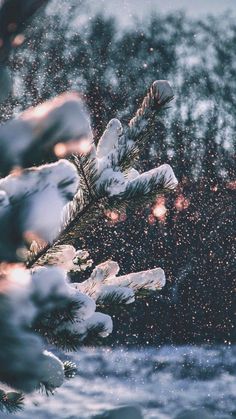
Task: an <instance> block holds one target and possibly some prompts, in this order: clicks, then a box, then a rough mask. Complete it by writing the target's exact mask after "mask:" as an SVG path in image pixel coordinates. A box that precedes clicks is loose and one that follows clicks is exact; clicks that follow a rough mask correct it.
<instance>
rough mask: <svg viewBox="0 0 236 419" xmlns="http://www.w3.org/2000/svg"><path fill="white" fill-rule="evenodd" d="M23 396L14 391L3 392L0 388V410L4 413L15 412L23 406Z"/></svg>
mask: <svg viewBox="0 0 236 419" xmlns="http://www.w3.org/2000/svg"><path fill="white" fill-rule="evenodd" d="M23 401H24V397H23V395H22V394H21V393H16V392H14V391H11V392H10V391H8V392H5V391H4V390H0V411H1V412H6V413H9V414H10V413H11V414H12V413H17V412H19V411H20V410H22V408H23Z"/></svg>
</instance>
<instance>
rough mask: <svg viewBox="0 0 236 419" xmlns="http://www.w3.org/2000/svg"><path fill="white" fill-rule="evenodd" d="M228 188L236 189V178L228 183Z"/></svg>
mask: <svg viewBox="0 0 236 419" xmlns="http://www.w3.org/2000/svg"><path fill="white" fill-rule="evenodd" d="M226 188H228V189H231V190H232V191H234V190H235V189H236V180H231V181H230V182H228V183H227V184H226Z"/></svg>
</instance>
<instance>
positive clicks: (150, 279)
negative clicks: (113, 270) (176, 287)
mask: <svg viewBox="0 0 236 419" xmlns="http://www.w3.org/2000/svg"><path fill="white" fill-rule="evenodd" d="M106 283H108V284H110V285H115V286H121V287H130V288H131V289H133V290H134V291H139V290H142V289H147V290H152V291H156V290H161V289H162V288H163V287H164V285H165V283H166V278H165V273H164V271H163V269H161V268H155V269H149V270H147V271H142V272H134V273H130V274H128V275H123V276H118V277H111V278H107V280H106Z"/></svg>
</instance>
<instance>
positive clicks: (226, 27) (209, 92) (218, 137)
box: [1, 0, 236, 418]
mask: <svg viewBox="0 0 236 419" xmlns="http://www.w3.org/2000/svg"><path fill="white" fill-rule="evenodd" d="M235 13H236V3H235V1H234V0H225V1H224V2H222V1H221V0H208V1H207V0H205V1H203V0H199V1H198V2H196V1H195V2H194V1H187V0H178V1H177V0H175V1H171V0H165V1H161V0H146V1H145V4H144V2H143V1H140V0H126V1H124V0H120V1H118V0H113V1H109V2H108V1H107V0H100V1H99V2H95V1H91V0H90V1H89V0H88V1H87V2H86V1H78V0H71V1H60V3H58V1H53V0H52V1H51V2H50V4H49V6H48V7H47V8H46V10H45V11H44V12H43V13H42V14H41V15H40V16H38V17H36V19H35V20H34V22H33V24H32V25H31V27H30V28H29V29H28V30H27V32H26V33H25V38H24V39H19V45H21V48H19V49H15V50H14V53H13V54H12V57H11V62H10V67H11V69H12V74H13V82H14V89H13V94H12V97H11V98H10V100H9V101H8V103H7V106H6V104H5V105H4V107H2V109H1V118H2V121H4V120H7V119H8V118H10V117H11V116H14V115H16V114H17V113H18V112H19V111H20V110H22V109H25V108H27V107H28V106H31V105H35V104H37V103H39V102H41V101H44V100H46V99H48V98H51V97H52V96H55V95H56V94H59V93H61V92H64V91H66V90H70V89H72V90H76V91H79V92H82V93H83V95H84V96H85V98H86V100H87V104H88V106H89V109H90V112H91V118H92V122H93V128H94V135H95V139H96V140H97V139H98V138H99V136H100V135H101V133H102V132H103V130H104V128H105V126H106V124H107V122H108V121H109V120H110V119H111V118H113V117H117V118H119V119H120V120H121V121H122V123H123V124H124V125H125V124H127V123H128V121H129V120H130V118H131V117H132V116H133V115H134V113H135V112H136V110H137V109H138V107H139V105H140V104H141V102H142V98H143V97H144V95H145V94H146V91H147V89H148V87H149V86H150V85H151V83H152V82H153V81H154V80H156V79H168V80H169V81H170V83H171V85H172V87H173V89H174V92H175V101H174V103H173V105H172V107H171V109H169V110H168V111H167V112H166V113H165V115H163V118H162V119H161V120H160V121H159V124H158V125H157V127H156V132H155V135H154V136H153V138H151V139H150V141H149V143H148V146H147V148H146V149H145V152H143V154H142V155H141V156H140V159H139V162H138V165H137V167H136V169H138V170H139V171H144V170H149V169H151V168H153V167H156V166H157V165H159V164H162V163H169V164H171V165H172V167H173V168H174V171H175V173H176V175H177V177H178V179H179V187H178V189H177V191H176V192H174V193H173V194H172V195H171V196H169V197H164V196H163V197H162V196H161V197H157V199H156V201H155V202H154V203H153V205H151V206H148V207H146V208H143V209H142V210H139V211H136V212H126V213H125V212H124V213H122V214H120V213H116V212H114V213H112V214H111V215H110V217H109V218H106V217H104V219H103V220H101V221H100V222H98V223H96V224H93V225H91V227H90V228H89V231H88V234H87V236H86V237H84V238H81V240H79V241H78V247H81V246H83V247H85V248H87V249H88V250H89V251H90V253H91V256H92V258H93V259H94V261H95V263H100V262H103V261H105V260H107V259H108V258H112V259H113V260H116V261H117V262H118V263H119V265H120V266H121V273H122V274H123V273H128V272H130V271H140V270H146V269H148V268H154V267H157V266H161V267H162V268H163V269H164V270H165V272H166V276H167V285H166V287H165V288H164V290H163V291H162V292H161V293H160V294H158V295H157V294H156V293H154V294H153V295H149V296H148V297H147V298H145V301H144V300H142V299H140V300H138V301H137V302H136V303H135V304H134V305H132V306H131V307H129V308H128V309H127V308H126V309H124V310H123V312H122V314H120V313H119V315H118V314H117V316H115V317H114V324H115V330H114V333H113V335H112V337H111V338H108V339H107V341H106V342H107V345H108V346H109V347H116V346H117V345H127V344H128V345H130V347H131V348H135V349H134V350H135V351H136V350H137V348H143V352H142V350H141V352H140V353H141V354H142V355H139V356H141V357H142V356H144V355H143V354H146V353H149V355H148V356H149V361H150V362H152V364H150V365H153V362H154V361H153V359H154V358H153V356H154V355H152V353H153V352H152V351H153V348H159V347H160V346H161V350H162V351H163V347H162V345H169V346H164V347H165V348H168V349H166V351H167V352H166V354H167V353H168V351H171V350H172V351H174V349H173V348H177V346H176V345H193V344H194V345H211V346H212V345H217V346H212V347H213V348H215V351H216V352H217V351H218V352H217V354H218V355H217V356H218V358H217V356H216V358H214V359H215V360H216V359H218V360H219V359H221V364H220V365H221V367H220V370H219V371H218V370H217V368H216V364H217V361H214V362H216V364H214V362H213V366H211V367H212V368H213V370H215V371H216V375H217V374H218V373H219V374H218V375H217V380H219V382H218V381H217V383H218V384H215V385H216V388H214V391H213V390H212V393H210V394H213V393H214V397H215V401H214V402H212V403H211V404H209V403H208V404H207V402H206V403H205V402H203V399H202V398H204V397H205V396H204V394H205V391H204V392H203V393H204V394H203V393H202V395H201V396H199V397H200V399H199V400H198V401H197V399H196V401H193V400H192V401H191V400H190V402H189V403H188V406H190V407H191V406H195V407H196V406H197V407H199V406H200V407H202V406H205V407H207V408H208V409H210V410H211V411H212V412H213V413H214V415H215V416H214V417H219V418H223V417H226V418H227V417H232V416H233V415H235V410H233V407H232V404H231V402H232V400H231V398H232V395H231V394H230V395H229V394H223V395H222V394H221V393H218V392H219V391H220V390H219V385H220V384H219V383H220V382H221V383H222V380H223V378H222V374H224V376H227V377H228V378H229V377H231V376H232V375H233V374H235V369H234V368H233V369H232V370H231V369H229V370H227V371H226V370H224V362H222V359H223V358H224V356H226V355H227V354H228V353H229V352H227V351H231V352H230V353H231V354H232V359H231V358H230V359H231V360H232V362H231V361H229V365H231V366H232V363H233V365H234V366H235V351H234V355H233V346H232V344H233V343H235V337H236V336H235V331H234V330H233V326H234V308H235V307H234V301H235V285H236V284H235V253H234V250H235V249H234V236H235V232H234V225H235V222H234V219H235V189H236V179H235V129H236V120H235V101H236V83H235V80H236V23H235ZM45 15H46V16H45ZM45 19H46V20H45ZM45 22H46V24H45ZM101 243H102V246H101ZM86 276H87V275H85V277H86ZM73 279H75V280H76V281H77V280H78V278H72V280H73ZM118 323H119V328H118V327H117V328H116V325H118ZM121 325H122V326H121ZM118 329H119V331H118ZM170 345H171V346H170ZM173 345H174V346H173ZM222 345H223V346H222ZM149 347H151V348H152V349H150V351H151V352H147V351H148V348H149ZM171 348H172V349H171ZM178 348H179V346H178ZM185 348H190V346H185ZM204 348H206V349H204ZM117 350H120V349H117ZM158 350H159V349H158ZM178 350H180V349H178ZM204 350H206V351H209V350H210V349H209V347H208V346H207V347H205V346H201V347H199V353H198V352H196V351H195V352H194V357H195V358H196V359H197V361H196V363H194V362H195V361H194V360H192V361H191V360H190V361H189V360H187V361H186V359H185V358H181V357H182V356H183V354H185V352H188V350H187V349H184V352H183V353H182V352H181V353H180V358H179V362H180V365H182V366H183V371H185V372H183V371H182V370H181V368H180V370H181V373H180V375H181V374H182V375H181V377H182V378H181V377H180V376H179V377H178V379H179V380H180V379H182V380H184V379H186V380H187V382H188V380H190V382H192V381H191V380H194V382H199V385H202V384H201V380H203V381H204V380H206V381H207V380H213V381H214V380H216V376H214V374H213V376H211V374H210V375H209V374H208V372H207V371H208V370H207V368H208V367H209V364H208V365H207V363H202V361H199V359H201V360H202V359H205V360H206V359H208V358H211V357H209V354H210V352H206V353H204V354H203V352H202V351H204ZM114 351H116V349H115V350H114ZM222 351H223V352H222ZM114 353H116V352H114ZM131 353H132V352H131ZM154 354H156V352H155V351H154ZM198 354H200V355H199V356H200V358H199V357H198ZM222 354H226V355H222ZM172 355H173V353H172ZM172 355H171V356H172ZM97 356H98V365H99V367H98V368H97V369H98V371H100V372H101V370H102V368H103V367H102V365H103V366H104V365H105V364H104V362H105V359H106V352H104V353H103V352H102V351H100V352H99V354H97ZM114 356H115V355H114ZM127 356H131V355H130V353H129V355H127ZM155 356H156V355H155ZM165 356H167V355H165ZM99 357H100V358H99ZM222 357H223V358H222ZM167 358H168V357H167ZM167 358H166V359H167ZM190 358H191V357H190ZM195 358H194V359H195ZM127 359H128V358H127ZM129 359H130V358H129ZM132 360H133V358H132ZM99 362H101V364H99ZM106 362H107V361H106ZM127 362H128V361H127ZM129 362H131V360H130V361H129ZM129 362H128V365H129V367H130V365H131V364H129ZM132 362H133V361H132ZM163 362H164V361H163ZM166 362H167V361H166ZM186 362H187V364H186ZM188 362H190V364H189V365H190V367H188ZM225 362H226V361H225ZM195 364H196V365H197V367H196V370H197V371H199V373H197V374H196V373H193V371H192V370H191V365H192V366H194V365H195ZM226 364H227V363H226ZM226 364H225V365H226ZM155 365H156V364H155ZM166 365H167V364H165V366H166ZM217 365H218V364H217ZM227 365H228V364H227ZM158 366H159V364H158V362H157V367H156V368H157V370H156V373H157V372H158ZM129 367H127V370H129ZM172 367H173V370H172V369H170V370H171V371H172V373H173V371H174V362H173V365H172ZM172 367H171V368H172ZM185 367H186V368H187V370H186V368H185ZM104 368H105V367H104ZM152 368H154V367H153V366H152ZM163 368H165V367H163ZM188 368H189V369H188ZM198 368H199V369H198ZM225 368H226V367H225ZM230 368H231V367H230ZM97 369H96V368H95V370H94V371H93V377H95V376H96V374H97V372H96V371H97ZM226 369H227V368H226ZM105 370H106V368H105ZM170 370H168V371H170ZM180 370H179V371H180ZM186 371H187V372H186ZM194 371H195V370H194ZM204 371H205V376H204ZM104 374H105V373H104ZM125 374H127V371H126V372H125ZM142 374H144V372H142V371H141V370H140V380H141V381H142V380H144V382H145V379H147V381H150V380H151V378H150V376H147V377H146V378H145V379H144V378H142V377H143V375H142ZM183 374H186V376H185V377H183ZM194 374H195V375H194ZM227 374H228V375H227ZM204 377H205V378H204ZM172 378H173V377H172ZM175 378H176V377H174V378H173V379H175ZM228 378H227V379H228ZM86 379H87V378H86ZM136 379H137V381H138V380H139V375H138V372H137V376H136ZM176 379H177V378H176ZM131 381H132V380H131ZM141 381H140V382H141ZM187 382H186V381H183V383H184V384H183V388H184V386H186V385H187V384H186V383H187ZM207 382H208V381H207ZM214 383H216V381H214ZM139 384H140V383H139ZM139 384H137V385H139ZM159 384H160V383H159ZM81 385H82V382H81ZM106 385H107V386H108V387H109V386H110V381H109V380H108V381H107V384H106ZM132 385H133V384H132ZM156 385H157V384H156ZM157 388H158V386H157ZM177 388H179V387H178V386H177V387H176V388H174V389H172V393H174V394H176V398H177V399H178V397H177V394H178V392H177ZM195 390H196V389H195ZM225 391H226V390H225ZM227 391H231V390H229V387H228V390H227ZM123 394H124V393H123ZM199 394H200V393H199ZM120 397H121V396H120ZM201 397H202V398H201ZM219 397H220V400H221V401H222V400H223V401H222V402H221V404H220V405H219V403H218V402H217V401H216V400H219ZM154 398H155V395H154ZM119 400H120V401H122V400H123V399H122V397H121V398H120V399H119ZM167 402H168V401H167ZM167 402H166V403H167ZM181 403H182V402H181ZM181 403H180V406H177V405H176V406H177V407H178V408H180V407H181V408H183V407H185V406H184V400H183V403H182V404H181ZM191 403H192V404H191ZM177 407H176V410H175V408H173V409H174V411H177V412H178V408H177ZM145 409H146V414H147V415H148V414H149V416H145V417H148V418H149V417H152V418H159V417H160V418H161V417H163V418H165V417H167V418H168V417H172V416H171V415H170V412H169V413H168V412H167V416H165V414H164V413H163V412H164V410H163V409H162V407H161V406H160V407H158V404H157V406H156V407H155V409H159V413H158V415H159V416H158V415H157V416H155V413H150V412H151V408H148V407H145ZM155 409H154V410H155ZM234 409H235V408H234ZM147 412H149V413H147ZM161 412H162V414H163V415H164V416H161ZM233 412H234V413H233ZM152 414H153V415H154V416H152ZM81 415H82V414H81ZM168 415H169V416H168ZM21 417H23V416H21ZM42 417H43V416H42ZM44 417H46V416H44ZM48 417H51V416H48ZM58 417H60V416H58ZM64 417H65V416H64ZM76 417H77V416H76ZM80 417H81V418H82V417H87V416H79V418H80ZM233 417H235V416H233Z"/></svg>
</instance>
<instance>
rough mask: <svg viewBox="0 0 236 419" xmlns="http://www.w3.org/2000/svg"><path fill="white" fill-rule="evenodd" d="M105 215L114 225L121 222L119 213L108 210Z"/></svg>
mask: <svg viewBox="0 0 236 419" xmlns="http://www.w3.org/2000/svg"><path fill="white" fill-rule="evenodd" d="M105 215H106V217H107V218H109V220H111V221H112V222H113V223H116V222H117V221H119V218H120V216H119V213H118V211H110V210H108V211H105Z"/></svg>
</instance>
